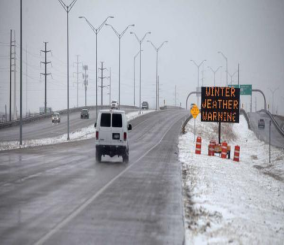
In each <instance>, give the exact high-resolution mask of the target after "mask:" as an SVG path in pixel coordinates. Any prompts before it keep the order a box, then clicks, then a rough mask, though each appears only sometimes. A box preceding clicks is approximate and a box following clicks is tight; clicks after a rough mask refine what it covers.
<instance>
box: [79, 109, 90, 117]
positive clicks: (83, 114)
mask: <svg viewBox="0 0 284 245" xmlns="http://www.w3.org/2000/svg"><path fill="white" fill-rule="evenodd" d="M89 117H90V114H89V110H88V109H83V110H82V111H81V119H83V118H87V119H89Z"/></svg>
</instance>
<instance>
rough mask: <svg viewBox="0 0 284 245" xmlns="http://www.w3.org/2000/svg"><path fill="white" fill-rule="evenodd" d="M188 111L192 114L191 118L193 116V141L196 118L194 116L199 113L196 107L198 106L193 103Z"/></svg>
mask: <svg viewBox="0 0 284 245" xmlns="http://www.w3.org/2000/svg"><path fill="white" fill-rule="evenodd" d="M190 113H191V115H192V116H193V118H194V141H193V142H195V120H196V117H197V116H198V114H199V109H198V107H197V105H196V104H194V105H193V106H192V108H191V110H190Z"/></svg>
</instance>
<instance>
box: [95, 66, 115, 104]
mask: <svg viewBox="0 0 284 245" xmlns="http://www.w3.org/2000/svg"><path fill="white" fill-rule="evenodd" d="M98 69H99V70H101V77H99V78H100V79H101V86H99V87H100V88H101V109H102V107H103V101H104V100H103V89H104V87H107V86H103V83H104V79H105V78H107V77H104V70H106V68H104V62H101V68H98ZM118 106H119V107H120V105H118Z"/></svg>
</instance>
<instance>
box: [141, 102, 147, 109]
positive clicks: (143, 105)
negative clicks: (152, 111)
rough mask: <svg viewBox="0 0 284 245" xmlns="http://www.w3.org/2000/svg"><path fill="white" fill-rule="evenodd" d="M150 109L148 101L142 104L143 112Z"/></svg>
mask: <svg viewBox="0 0 284 245" xmlns="http://www.w3.org/2000/svg"><path fill="white" fill-rule="evenodd" d="M148 109H149V104H148V102H147V101H143V102H142V110H148Z"/></svg>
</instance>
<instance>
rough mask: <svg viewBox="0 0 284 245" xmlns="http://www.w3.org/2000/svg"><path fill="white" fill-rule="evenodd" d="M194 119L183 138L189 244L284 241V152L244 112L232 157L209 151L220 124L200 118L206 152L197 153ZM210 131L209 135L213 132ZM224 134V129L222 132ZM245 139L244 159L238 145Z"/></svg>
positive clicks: (181, 153) (198, 124) (235, 130)
mask: <svg viewBox="0 0 284 245" xmlns="http://www.w3.org/2000/svg"><path fill="white" fill-rule="evenodd" d="M193 125H194V120H190V121H189V123H188V125H187V127H186V132H187V133H186V134H184V135H182V136H180V138H179V159H180V161H181V162H182V164H183V184H184V205H185V228H186V231H185V232H186V244H228V243H231V244H284V242H283V241H284V152H283V149H282V150H281V149H277V148H275V147H272V163H271V164H269V163H268V145H267V144H265V143H264V142H262V141H260V140H258V139H257V138H256V136H255V135H254V133H253V132H252V131H250V130H249V129H248V127H247V123H246V121H245V119H244V117H243V116H241V117H240V123H239V124H233V126H232V128H231V130H228V134H230V133H232V132H233V135H235V136H236V137H235V138H234V137H232V139H231V140H230V139H228V140H227V142H228V143H229V144H230V145H231V146H232V152H231V160H229V159H221V158H220V157H218V156H214V157H209V156H208V155H207V153H208V148H207V147H208V144H209V141H210V139H211V138H212V135H216V137H215V139H216V138H217V137H218V136H217V134H216V133H215V134H214V132H213V130H212V129H213V128H214V127H215V125H216V123H215V125H214V124H213V123H202V122H201V121H200V118H199V117H198V118H197V119H196V128H197V132H198V134H199V135H202V154H201V155H196V154H195V143H194V142H193V138H194V135H193V132H194V131H193ZM208 135H210V136H209V137H208ZM222 136H223V135H222ZM235 145H240V147H241V150H240V162H234V161H233V160H232V158H233V151H234V150H233V149H234V148H233V147H234V146H235Z"/></svg>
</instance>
